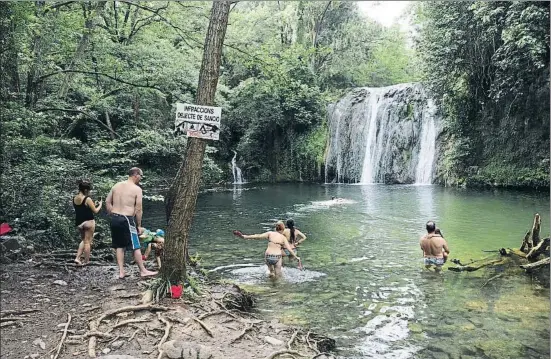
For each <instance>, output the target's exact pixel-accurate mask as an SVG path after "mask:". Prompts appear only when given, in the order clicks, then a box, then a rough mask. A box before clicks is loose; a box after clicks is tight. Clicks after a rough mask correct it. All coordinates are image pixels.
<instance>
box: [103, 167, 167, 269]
mask: <svg viewBox="0 0 551 359" xmlns="http://www.w3.org/2000/svg"><path fill="white" fill-rule="evenodd" d="M142 177H143V172H142V170H141V169H139V168H138V167H133V168H131V169H130V171H128V179H127V180H126V181H122V182H119V183H117V184H116V185H114V186H113V188H112V189H111V192H109V195H108V196H107V198H106V200H105V205H106V208H107V212H108V213H109V214H110V215H111V238H112V244H111V247H113V248H115V250H116V251H117V264H118V266H119V279H123V278H124V277H126V273H125V272H124V250H125V248H128V249H131V250H132V251H134V259H135V261H136V264H137V265H138V267H139V268H140V275H141V276H142V277H148V276H153V275H156V274H157V272H151V271H149V270H147V269H146V268H145V266H144V264H143V260H142V253H141V251H140V239H139V238H138V234H139V233H138V228H140V227H141V225H142V213H143V211H142V189H141V188H140V187H139V186H138V183H140V180H141V179H142ZM140 231H141V230H140Z"/></svg>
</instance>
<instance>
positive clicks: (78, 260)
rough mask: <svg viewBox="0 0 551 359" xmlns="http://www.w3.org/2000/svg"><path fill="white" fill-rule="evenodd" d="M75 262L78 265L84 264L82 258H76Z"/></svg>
mask: <svg viewBox="0 0 551 359" xmlns="http://www.w3.org/2000/svg"><path fill="white" fill-rule="evenodd" d="M73 262H75V263H76V264H77V265H79V266H81V265H82V262H81V261H80V259H78V258H76V259H75V260H74V261H73Z"/></svg>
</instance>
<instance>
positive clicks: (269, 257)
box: [233, 221, 300, 277]
mask: <svg viewBox="0 0 551 359" xmlns="http://www.w3.org/2000/svg"><path fill="white" fill-rule="evenodd" d="M275 229H276V230H275V232H274V231H270V232H266V233H262V234H250V235H246V234H243V233H241V232H239V231H234V232H233V233H234V234H235V235H236V236H239V237H241V238H244V239H267V240H268V248H266V252H265V254H264V259H265V260H266V264H267V265H268V269H269V270H270V277H278V276H280V275H281V262H282V259H281V250H282V249H283V248H286V249H287V250H288V251H289V252H290V253H291V255H292V256H293V257H294V258H295V259H296V260H297V261H299V262H300V258H299V257H297V256H296V255H295V253H293V249H292V248H291V246H290V245H289V241H287V238H285V236H284V235H283V234H282V233H283V230H285V224H283V222H281V221H279V222H277V223H276V228H275Z"/></svg>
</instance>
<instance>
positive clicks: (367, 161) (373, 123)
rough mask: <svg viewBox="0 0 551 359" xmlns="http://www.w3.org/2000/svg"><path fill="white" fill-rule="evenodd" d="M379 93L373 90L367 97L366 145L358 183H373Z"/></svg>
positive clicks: (379, 102)
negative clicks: (368, 113) (369, 112)
mask: <svg viewBox="0 0 551 359" xmlns="http://www.w3.org/2000/svg"><path fill="white" fill-rule="evenodd" d="M379 97H380V91H378V89H376V90H375V89H374V90H373V91H371V94H370V96H369V109H370V111H371V114H370V115H369V127H368V130H367V131H368V132H367V144H366V146H365V155H364V163H363V166H362V177H361V179H360V183H373V175H374V173H373V170H374V168H373V167H374V161H375V153H376V150H377V149H376V148H375V144H376V143H375V140H376V138H377V112H378V110H379V106H380V104H381V101H379Z"/></svg>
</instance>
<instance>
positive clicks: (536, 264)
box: [520, 257, 550, 270]
mask: <svg viewBox="0 0 551 359" xmlns="http://www.w3.org/2000/svg"><path fill="white" fill-rule="evenodd" d="M549 262H550V258H549V257H547V258H544V259H542V260H540V261H537V262H534V263H528V264H523V265H521V266H520V268H522V269H526V270H533V269H536V268H540V267H543V266H546V265H547V266H548V265H549Z"/></svg>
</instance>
